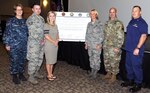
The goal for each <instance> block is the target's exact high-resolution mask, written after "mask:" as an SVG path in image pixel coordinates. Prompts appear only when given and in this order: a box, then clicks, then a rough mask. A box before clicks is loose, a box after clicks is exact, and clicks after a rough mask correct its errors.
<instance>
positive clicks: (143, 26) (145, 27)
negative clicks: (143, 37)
mask: <svg viewBox="0 0 150 93" xmlns="http://www.w3.org/2000/svg"><path fill="white" fill-rule="evenodd" d="M139 29H140V32H141V34H148V25H147V23H145V22H143V23H142V24H141V26H140V28H139Z"/></svg>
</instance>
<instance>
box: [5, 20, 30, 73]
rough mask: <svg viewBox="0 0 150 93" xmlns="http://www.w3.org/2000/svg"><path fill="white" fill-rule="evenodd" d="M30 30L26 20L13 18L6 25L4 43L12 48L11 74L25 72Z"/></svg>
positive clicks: (10, 53) (10, 52) (10, 54)
mask: <svg viewBox="0 0 150 93" xmlns="http://www.w3.org/2000/svg"><path fill="white" fill-rule="evenodd" d="M27 39H28V28H27V25H26V21H25V19H17V18H16V17H13V18H11V19H10V20H9V21H8V22H7V23H6V29H5V32H4V35H3V42H4V44H5V45H6V46H10V51H9V58H10V62H11V63H10V72H11V74H18V73H23V72H24V63H25V59H26V53H27Z"/></svg>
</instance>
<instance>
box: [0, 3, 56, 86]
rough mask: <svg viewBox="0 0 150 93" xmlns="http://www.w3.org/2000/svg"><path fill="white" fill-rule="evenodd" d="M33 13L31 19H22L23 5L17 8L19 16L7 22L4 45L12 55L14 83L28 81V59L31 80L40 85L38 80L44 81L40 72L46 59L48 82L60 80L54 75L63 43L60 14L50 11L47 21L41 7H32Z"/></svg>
mask: <svg viewBox="0 0 150 93" xmlns="http://www.w3.org/2000/svg"><path fill="white" fill-rule="evenodd" d="M32 11H33V14H32V15H31V16H29V18H28V19H27V20H25V19H23V18H22V14H23V6H22V5H21V4H16V5H15V6H14V13H15V16H14V17H13V18H10V19H9V21H8V22H7V23H6V29H5V32H4V35H3V42H4V44H5V47H6V50H7V51H8V53H9V59H10V72H11V75H12V81H13V82H14V83H15V84H20V83H21V81H27V78H26V77H25V76H24V72H25V68H24V67H25V62H27V61H26V59H27V60H28V74H29V78H28V81H29V82H30V83H32V84H37V83H38V81H37V78H43V77H44V76H43V75H41V74H40V72H39V69H40V67H41V65H42V62H43V55H44V54H45V57H46V70H47V79H48V80H50V81H52V80H54V79H56V76H54V75H53V65H54V64H55V63H56V62H57V61H56V60H57V50H58V42H59V34H58V27H57V25H56V23H55V19H56V14H55V12H53V11H50V12H48V15H47V22H46V23H45V20H44V18H43V17H42V16H41V15H40V13H41V7H40V4H38V3H35V4H34V5H33V7H32Z"/></svg>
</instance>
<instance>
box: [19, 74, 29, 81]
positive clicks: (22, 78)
mask: <svg viewBox="0 0 150 93" xmlns="http://www.w3.org/2000/svg"><path fill="white" fill-rule="evenodd" d="M19 79H20V80H21V81H27V78H26V77H25V76H24V75H23V73H19Z"/></svg>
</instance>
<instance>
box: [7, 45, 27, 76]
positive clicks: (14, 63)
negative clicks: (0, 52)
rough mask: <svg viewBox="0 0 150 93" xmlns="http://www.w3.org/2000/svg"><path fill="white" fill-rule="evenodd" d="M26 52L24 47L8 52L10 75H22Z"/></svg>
mask: <svg viewBox="0 0 150 93" xmlns="http://www.w3.org/2000/svg"><path fill="white" fill-rule="evenodd" d="M26 54H27V50H26V48H25V47H19V46H16V47H14V48H11V50H10V51H9V60H10V72H11V74H17V73H23V72H24V66H25V61H26Z"/></svg>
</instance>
